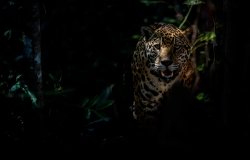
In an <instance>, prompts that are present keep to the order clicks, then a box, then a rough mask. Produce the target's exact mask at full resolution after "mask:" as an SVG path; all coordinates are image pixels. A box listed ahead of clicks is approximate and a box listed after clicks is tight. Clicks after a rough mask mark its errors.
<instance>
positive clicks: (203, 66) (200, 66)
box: [197, 63, 205, 72]
mask: <svg viewBox="0 0 250 160" xmlns="http://www.w3.org/2000/svg"><path fill="white" fill-rule="evenodd" d="M204 69H205V64H204V63H202V64H200V65H198V66H197V70H198V71H199V72H201V71H203V70H204Z"/></svg>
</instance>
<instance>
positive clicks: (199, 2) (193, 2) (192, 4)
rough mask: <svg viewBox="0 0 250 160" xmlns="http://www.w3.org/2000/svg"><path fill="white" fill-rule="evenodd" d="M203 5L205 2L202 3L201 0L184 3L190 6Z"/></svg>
mask: <svg viewBox="0 0 250 160" xmlns="http://www.w3.org/2000/svg"><path fill="white" fill-rule="evenodd" d="M202 3H204V2H202V1H201V0H186V1H185V2H184V4H186V5H189V6H194V5H199V4H202Z"/></svg>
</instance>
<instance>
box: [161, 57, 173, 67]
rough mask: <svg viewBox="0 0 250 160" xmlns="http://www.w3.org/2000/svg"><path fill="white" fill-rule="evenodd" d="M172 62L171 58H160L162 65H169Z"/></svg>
mask: <svg viewBox="0 0 250 160" xmlns="http://www.w3.org/2000/svg"><path fill="white" fill-rule="evenodd" d="M172 63H173V61H172V60H169V59H168V60H162V61H161V64H163V65H165V66H169V65H171V64H172Z"/></svg>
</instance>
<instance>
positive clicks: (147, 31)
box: [141, 26, 154, 40]
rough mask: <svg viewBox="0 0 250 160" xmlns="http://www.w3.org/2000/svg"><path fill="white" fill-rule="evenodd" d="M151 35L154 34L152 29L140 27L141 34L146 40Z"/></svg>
mask: <svg viewBox="0 0 250 160" xmlns="http://www.w3.org/2000/svg"><path fill="white" fill-rule="evenodd" d="M153 33H154V29H153V28H151V27H147V26H143V27H141V34H142V35H143V36H144V37H145V38H146V40H148V39H149V38H150V37H151V36H152V34H153Z"/></svg>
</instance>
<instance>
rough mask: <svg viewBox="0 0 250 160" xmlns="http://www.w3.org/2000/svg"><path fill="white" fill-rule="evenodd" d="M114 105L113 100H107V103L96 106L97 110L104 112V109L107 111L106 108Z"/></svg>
mask: <svg viewBox="0 0 250 160" xmlns="http://www.w3.org/2000/svg"><path fill="white" fill-rule="evenodd" d="M113 104H114V101H113V100H106V101H105V102H103V103H100V104H98V105H97V106H96V109H97V110H103V109H106V108H108V107H110V106H112V105H113Z"/></svg>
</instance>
